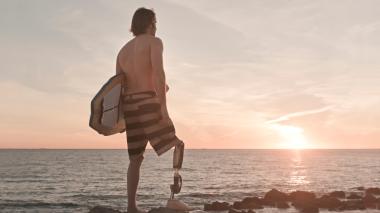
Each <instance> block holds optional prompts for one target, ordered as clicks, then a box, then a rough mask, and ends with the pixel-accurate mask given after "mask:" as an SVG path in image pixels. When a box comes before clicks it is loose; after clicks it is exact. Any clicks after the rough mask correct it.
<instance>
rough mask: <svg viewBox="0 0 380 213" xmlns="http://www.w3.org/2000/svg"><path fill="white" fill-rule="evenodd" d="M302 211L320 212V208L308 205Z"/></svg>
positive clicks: (306, 212) (307, 212) (308, 212)
mask: <svg viewBox="0 0 380 213" xmlns="http://www.w3.org/2000/svg"><path fill="white" fill-rule="evenodd" d="M300 212H301V213H319V209H318V207H316V206H307V207H304V208H302V209H301V210H300Z"/></svg>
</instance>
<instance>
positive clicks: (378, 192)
mask: <svg viewBox="0 0 380 213" xmlns="http://www.w3.org/2000/svg"><path fill="white" fill-rule="evenodd" d="M365 192H366V194H373V195H380V188H377V187H376V188H368V189H366V190H365Z"/></svg>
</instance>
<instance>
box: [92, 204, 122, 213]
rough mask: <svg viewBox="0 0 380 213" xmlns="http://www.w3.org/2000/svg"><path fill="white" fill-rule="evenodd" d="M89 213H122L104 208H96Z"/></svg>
mask: <svg viewBox="0 0 380 213" xmlns="http://www.w3.org/2000/svg"><path fill="white" fill-rule="evenodd" d="M89 213H122V212H121V211H118V210H115V209H112V208H108V207H104V206H95V207H93V208H92V209H90V211H89Z"/></svg>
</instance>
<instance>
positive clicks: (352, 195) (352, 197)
mask: <svg viewBox="0 0 380 213" xmlns="http://www.w3.org/2000/svg"><path fill="white" fill-rule="evenodd" d="M361 198H362V196H360V195H358V194H357V193H351V194H350V195H348V196H347V199H349V200H353V199H361Z"/></svg>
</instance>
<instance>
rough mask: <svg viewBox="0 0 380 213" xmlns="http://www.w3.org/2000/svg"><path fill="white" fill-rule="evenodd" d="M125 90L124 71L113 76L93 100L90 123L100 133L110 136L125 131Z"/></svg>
mask: <svg viewBox="0 0 380 213" xmlns="http://www.w3.org/2000/svg"><path fill="white" fill-rule="evenodd" d="M124 90H125V75H124V73H120V74H117V75H115V76H113V77H111V78H110V79H109V80H108V81H107V83H105V84H104V85H103V86H102V88H101V89H100V90H99V92H98V93H97V94H96V95H95V97H94V98H93V99H92V101H91V116H90V122H89V125H90V127H91V128H93V129H94V130H96V131H97V132H98V133H99V134H102V135H105V136H108V135H113V134H116V133H122V132H124V131H125V121H124V114H123V109H122V99H121V97H122V93H123V91H124Z"/></svg>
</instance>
